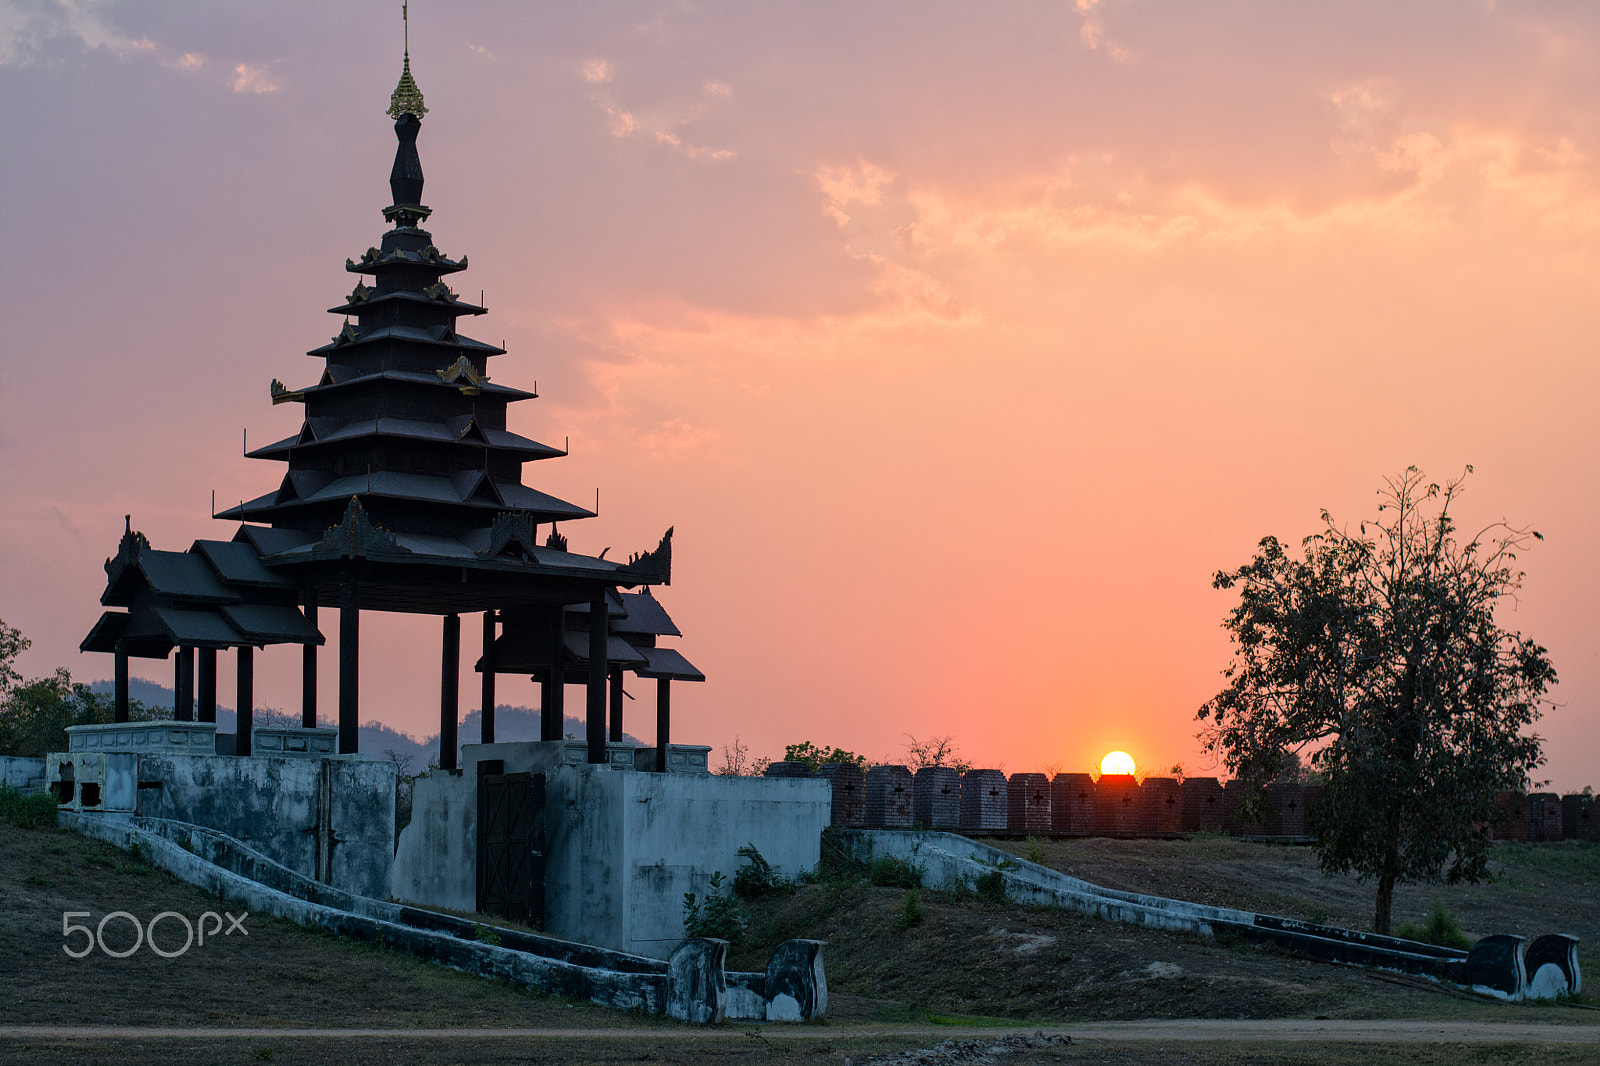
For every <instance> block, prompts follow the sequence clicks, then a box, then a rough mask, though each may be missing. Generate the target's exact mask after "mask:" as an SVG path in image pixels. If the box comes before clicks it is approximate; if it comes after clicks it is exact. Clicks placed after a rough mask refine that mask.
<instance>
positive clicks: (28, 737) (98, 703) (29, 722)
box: [0, 630, 162, 759]
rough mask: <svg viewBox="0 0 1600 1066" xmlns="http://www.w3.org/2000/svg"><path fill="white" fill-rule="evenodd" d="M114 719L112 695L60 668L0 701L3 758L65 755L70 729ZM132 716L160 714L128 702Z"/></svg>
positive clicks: (137, 719)
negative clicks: (62, 753)
mask: <svg viewBox="0 0 1600 1066" xmlns="http://www.w3.org/2000/svg"><path fill="white" fill-rule="evenodd" d="M13 632H15V630H13ZM114 717H115V708H114V706H113V702H112V698H111V696H110V695H108V694H106V693H101V692H93V691H91V690H90V688H89V686H88V685H84V684H79V683H78V682H76V681H73V680H72V675H71V674H69V673H68V672H67V670H66V668H65V667H57V668H56V672H55V673H54V674H52V675H51V676H49V677H39V678H35V679H33V680H32V681H29V682H27V683H26V684H20V685H14V686H13V687H12V688H11V689H10V691H8V692H6V693H5V694H4V696H3V698H0V755H20V756H25V757H31V758H36V759H37V758H41V757H43V756H44V755H45V754H46V753H48V752H52V751H66V750H67V726H69V725H92V724H94V723H97V722H110V721H112V720H113V718H114ZM128 717H129V718H130V719H131V720H133V721H135V722H142V721H149V720H151V719H154V718H159V717H162V715H161V714H160V713H158V712H156V711H154V710H152V709H151V708H149V707H146V706H145V705H144V704H142V703H140V702H139V701H138V700H130V701H128Z"/></svg>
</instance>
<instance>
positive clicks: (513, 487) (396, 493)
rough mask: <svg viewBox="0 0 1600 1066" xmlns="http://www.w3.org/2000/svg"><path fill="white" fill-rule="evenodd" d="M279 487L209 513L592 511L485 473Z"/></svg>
mask: <svg viewBox="0 0 1600 1066" xmlns="http://www.w3.org/2000/svg"><path fill="white" fill-rule="evenodd" d="M485 484H487V486H488V487H489V490H490V491H491V492H492V494H493V495H497V496H498V497H499V498H498V499H494V498H487V497H485V496H483V495H482V494H481V492H482V491H483V486H484V485H485ZM463 489H464V490H465V491H463ZM281 491H282V490H281V489H280V490H279V491H278V492H269V493H266V494H264V495H261V496H257V497H256V498H255V499H253V500H248V501H244V502H241V503H240V504H239V506H238V507H230V508H228V509H227V510H225V511H219V512H217V513H216V514H214V515H212V517H213V518H220V519H233V520H237V521H247V520H248V519H250V518H252V517H255V516H262V517H265V516H269V515H275V514H283V513H288V512H290V511H295V510H299V509H301V508H303V507H310V506H316V505H319V504H328V503H337V502H340V501H343V500H349V499H357V498H361V497H370V498H375V499H389V500H404V501H407V502H410V503H421V504H434V505H438V506H444V507H460V508H467V509H470V510H473V511H482V512H499V511H526V512H528V513H529V514H532V515H534V516H535V517H536V520H537V521H540V522H572V521H577V520H579V519H583V518H593V517H595V512H594V511H591V510H589V509H588V508H587V507H580V506H578V505H577V504H574V503H568V502H567V501H565V500H562V499H558V498H556V497H554V496H551V495H550V494H549V493H545V492H540V491H539V490H538V489H534V488H529V487H528V486H527V485H522V484H513V483H511V482H504V481H496V480H494V479H492V478H486V477H480V478H476V479H472V481H471V483H470V484H467V483H465V482H464V483H463V484H462V485H460V486H458V485H457V483H456V481H455V480H453V479H451V478H446V477H435V476H433V475H429V474H402V473H397V472H395V471H390V470H379V471H374V472H373V473H371V474H350V475H346V476H345V477H340V478H335V479H334V480H332V481H331V482H328V483H327V484H326V485H323V486H322V487H320V488H317V489H315V490H314V491H312V492H310V493H307V494H306V495H303V496H296V497H294V498H293V499H288V500H280V499H279V496H280V493H281Z"/></svg>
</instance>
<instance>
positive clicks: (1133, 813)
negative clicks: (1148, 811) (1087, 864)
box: [1094, 774, 1139, 837]
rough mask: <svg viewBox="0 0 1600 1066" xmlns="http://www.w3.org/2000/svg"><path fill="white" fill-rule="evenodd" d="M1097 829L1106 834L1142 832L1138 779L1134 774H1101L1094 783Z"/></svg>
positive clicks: (1121, 834)
mask: <svg viewBox="0 0 1600 1066" xmlns="http://www.w3.org/2000/svg"><path fill="white" fill-rule="evenodd" d="M1094 806H1095V831H1096V832H1098V833H1100V834H1102V835H1104V836H1119V837H1122V836H1137V835H1138V834H1139V781H1138V779H1137V778H1135V777H1134V776H1133V775H1132V774H1101V775H1100V780H1099V781H1096V782H1095V786H1094Z"/></svg>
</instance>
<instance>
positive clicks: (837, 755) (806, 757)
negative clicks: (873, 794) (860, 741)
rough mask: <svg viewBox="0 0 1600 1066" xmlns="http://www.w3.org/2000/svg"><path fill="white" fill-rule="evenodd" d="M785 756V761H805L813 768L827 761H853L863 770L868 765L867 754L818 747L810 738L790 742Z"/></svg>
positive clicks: (784, 751)
mask: <svg viewBox="0 0 1600 1066" xmlns="http://www.w3.org/2000/svg"><path fill="white" fill-rule="evenodd" d="M783 758H784V761H785V762H803V763H805V764H806V765H807V766H809V767H811V768H812V769H813V770H815V769H816V768H817V767H819V766H821V765H822V764H823V763H825V762H853V763H855V764H856V765H857V766H859V767H861V768H862V769H863V770H864V769H866V766H867V757H866V756H865V755H857V754H856V753H855V752H853V751H845V750H844V749H843V748H822V747H818V746H817V745H815V744H813V743H811V741H809V740H802V741H801V742H800V743H798V744H790V745H789V746H788V747H786V748H784V749H783Z"/></svg>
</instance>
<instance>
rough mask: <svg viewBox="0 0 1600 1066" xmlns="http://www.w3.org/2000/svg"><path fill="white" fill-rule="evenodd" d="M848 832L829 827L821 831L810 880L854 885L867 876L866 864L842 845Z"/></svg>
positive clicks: (839, 828) (834, 826)
mask: <svg viewBox="0 0 1600 1066" xmlns="http://www.w3.org/2000/svg"><path fill="white" fill-rule="evenodd" d="M847 832H849V831H848V830H846V829H844V828H842V827H840V826H836V825H830V826H828V827H827V828H826V829H824V830H823V831H822V846H821V851H820V855H819V857H818V860H817V869H816V873H815V874H814V875H813V877H812V879H813V880H815V881H818V882H821V883H828V882H843V883H848V884H855V883H856V882H857V881H861V880H863V879H865V878H866V876H867V864H866V863H864V862H862V861H861V860H860V859H858V858H856V856H855V853H854V851H852V850H851V849H850V848H849V847H846V846H845V844H844V840H845V839H846V838H845V834H846V833H847Z"/></svg>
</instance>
